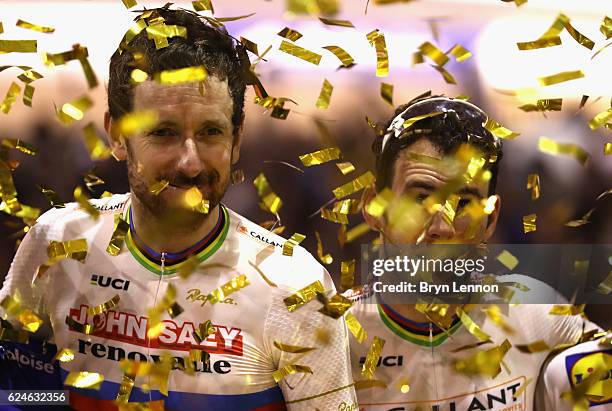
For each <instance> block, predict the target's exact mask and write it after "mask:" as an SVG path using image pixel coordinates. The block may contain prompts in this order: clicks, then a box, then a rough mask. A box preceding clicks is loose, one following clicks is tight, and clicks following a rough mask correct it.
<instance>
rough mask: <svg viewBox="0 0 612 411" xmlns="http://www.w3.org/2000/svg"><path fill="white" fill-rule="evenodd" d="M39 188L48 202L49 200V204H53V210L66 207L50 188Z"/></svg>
mask: <svg viewBox="0 0 612 411" xmlns="http://www.w3.org/2000/svg"><path fill="white" fill-rule="evenodd" d="M38 188H39V189H40V191H41V192H42V193H43V195H44V196H45V197H47V200H49V203H50V204H51V207H53V208H64V207H66V205H65V204H64V202H63V201H62V199H61V198H60V197H59V196H58V195H57V193H56V192H55V191H53V190H52V189H50V188H44V187H38Z"/></svg>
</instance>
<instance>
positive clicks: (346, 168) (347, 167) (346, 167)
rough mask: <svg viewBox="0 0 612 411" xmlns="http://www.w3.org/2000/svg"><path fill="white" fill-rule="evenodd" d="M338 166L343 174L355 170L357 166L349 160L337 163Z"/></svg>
mask: <svg viewBox="0 0 612 411" xmlns="http://www.w3.org/2000/svg"><path fill="white" fill-rule="evenodd" d="M336 167H338V169H339V170H340V172H341V173H342V174H343V175H347V174H349V173H352V172H353V171H355V166H354V165H353V163H351V162H348V161H347V162H343V163H336Z"/></svg>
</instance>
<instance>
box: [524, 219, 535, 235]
mask: <svg viewBox="0 0 612 411" xmlns="http://www.w3.org/2000/svg"><path fill="white" fill-rule="evenodd" d="M536 219H537V215H535V214H528V215H526V216H523V232H524V233H525V234H527V233H530V232H532V231H535V230H536Z"/></svg>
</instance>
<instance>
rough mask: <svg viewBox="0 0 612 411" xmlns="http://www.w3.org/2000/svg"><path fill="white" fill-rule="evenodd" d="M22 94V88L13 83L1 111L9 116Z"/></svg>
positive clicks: (0, 108) (0, 107)
mask: <svg viewBox="0 0 612 411" xmlns="http://www.w3.org/2000/svg"><path fill="white" fill-rule="evenodd" d="M20 92H21V87H19V84H17V83H15V82H12V83H11V85H10V87H9V89H8V91H7V92H6V96H5V97H4V100H3V101H2V104H0V111H2V112H3V113H4V114H8V113H9V111H11V107H12V106H13V104H14V103H15V101H17V97H18V96H19V93H20Z"/></svg>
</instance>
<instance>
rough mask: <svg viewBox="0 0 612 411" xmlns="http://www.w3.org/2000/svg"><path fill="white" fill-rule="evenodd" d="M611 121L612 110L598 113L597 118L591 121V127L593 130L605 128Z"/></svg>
mask: <svg viewBox="0 0 612 411" xmlns="http://www.w3.org/2000/svg"><path fill="white" fill-rule="evenodd" d="M610 121H612V108H609V109H607V110H605V111H602V112H601V113H598V114H597V115H596V116H595V117H593V118H592V119H591V120H589V127H590V129H591V130H596V129H598V128H599V127H602V126H605V125H606V124H607V123H609V122H610Z"/></svg>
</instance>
